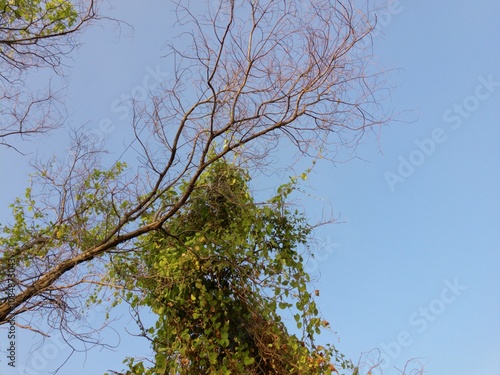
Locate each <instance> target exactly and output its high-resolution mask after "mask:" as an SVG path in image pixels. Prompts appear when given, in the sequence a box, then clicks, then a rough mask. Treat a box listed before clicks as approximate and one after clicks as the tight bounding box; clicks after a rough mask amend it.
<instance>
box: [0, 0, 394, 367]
mask: <svg viewBox="0 0 500 375" xmlns="http://www.w3.org/2000/svg"><path fill="white" fill-rule="evenodd" d="M0 4H1V5H2V6H3V8H2V9H0V12H2V11H3V18H2V20H1V21H0V22H4V24H5V26H4V28H3V29H1V30H0V58H1V57H2V53H3V54H5V57H4V58H3V63H5V64H7V65H8V66H9V68H14V70H11V71H12V72H15V73H16V74H21V75H22V74H24V73H23V72H24V71H25V70H24V69H28V68H30V67H38V66H49V67H52V68H57V67H58V66H59V62H60V60H59V58H60V57H61V56H63V55H64V53H65V51H66V50H65V49H64V48H63V47H64V46H66V47H67V46H69V47H71V46H73V44H72V43H71V42H72V40H71V38H69V36H71V33H72V32H74V31H77V30H79V28H80V27H81V26H82V25H85V24H86V22H87V21H89V20H91V19H92V18H93V17H94V16H95V13H94V11H95V4H94V2H92V1H90V3H83V2H82V3H79V2H73V1H71V2H70V1H64V0H46V1H41V0H40V1H38V0H33V1H21V0H18V1H9V2H6V1H4V2H2V3H0ZM85 4H86V6H83V7H82V5H85ZM175 5H176V8H175V11H176V15H177V19H178V24H177V27H178V30H179V32H180V33H181V34H182V36H183V40H182V43H180V44H179V45H175V44H172V45H171V46H170V51H171V54H170V55H169V56H170V58H171V59H170V60H169V61H171V62H172V74H171V76H170V78H169V79H168V80H166V82H164V83H163V84H162V85H161V87H159V88H158V89H157V90H154V91H152V92H151V93H150V101H148V102H147V103H146V104H144V105H142V104H138V103H134V108H133V113H134V116H133V119H132V121H131V124H130V130H131V132H132V133H133V134H134V135H135V146H136V147H135V148H136V150H137V152H138V154H139V155H138V160H139V166H134V168H131V167H128V165H127V164H126V163H125V162H124V161H122V160H119V161H118V162H116V163H113V165H111V166H109V165H106V164H105V163H104V162H103V161H102V158H101V156H102V150H101V149H99V147H97V146H96V145H94V144H93V143H92V139H90V138H89V137H88V136H86V135H85V133H79V132H76V133H75V134H73V138H72V144H71V145H70V146H69V147H68V158H67V160H64V161H62V162H60V161H58V160H56V159H50V160H49V161H47V160H45V161H44V160H37V161H36V163H35V173H34V174H33V175H32V177H31V185H30V187H29V188H28V189H27V190H26V193H25V195H24V197H20V198H18V199H17V200H16V201H15V202H14V203H13V204H12V206H11V208H12V220H11V221H10V222H7V223H4V224H3V225H2V226H1V236H0V253H1V256H2V263H1V264H0V276H1V279H0V291H2V292H4V293H6V292H7V291H8V297H5V298H2V299H1V300H0V324H7V323H9V322H15V324H16V325H17V326H18V327H22V328H24V329H31V330H33V331H37V332H39V333H41V334H47V330H48V331H50V330H51V329H57V330H61V331H64V332H67V333H69V334H72V335H75V336H78V334H77V333H75V332H73V331H71V328H70V327H69V322H71V321H72V320H78V319H80V318H81V311H82V310H85V308H86V307H87V306H86V302H88V303H93V302H97V301H99V292H100V289H99V287H100V286H102V285H109V284H110V283H111V285H112V286H113V287H115V288H117V291H118V295H117V296H116V298H117V300H116V303H118V302H119V301H122V300H123V301H125V302H127V303H129V304H130V305H131V306H132V308H133V309H139V308H148V309H151V310H152V311H153V312H154V313H155V314H156V316H157V318H158V320H157V324H156V325H155V326H154V327H143V326H141V320H140V315H137V323H138V324H139V327H141V328H144V329H143V331H142V332H143V334H144V336H146V337H148V338H149V339H150V340H151V343H152V346H153V349H154V353H155V357H154V359H152V361H153V362H152V364H149V365H148V364H147V363H144V362H141V361H136V360H135V359H134V358H131V359H130V360H129V362H128V365H129V373H130V372H131V373H135V374H138V373H149V374H166V373H168V374H188V373H200V374H212V373H215V374H228V373H232V374H238V373H242V374H243V373H250V374H269V373H271V374H306V373H307V374H328V373H331V372H333V371H336V367H335V366H340V367H348V366H349V362H348V361H345V360H344V359H343V357H342V356H341V355H340V354H339V353H337V352H336V350H335V348H334V347H333V346H319V345H317V344H316V342H315V340H314V337H315V335H317V334H318V333H319V332H321V330H322V328H326V326H328V323H327V322H325V321H323V320H322V319H321V318H320V315H319V311H318V309H317V307H316V304H315V302H314V298H313V295H314V294H315V293H314V292H312V291H310V290H309V289H308V282H309V276H308V275H307V273H306V272H304V268H303V264H302V261H303V259H302V257H301V251H303V249H305V248H306V247H307V238H308V235H309V234H310V231H311V229H312V228H311V226H310V225H308V224H307V221H306V220H305V218H304V217H303V216H301V214H300V213H298V212H295V211H294V210H292V209H290V207H289V205H288V204H287V202H286V197H287V196H288V195H289V194H290V193H291V191H293V188H294V185H293V181H292V183H291V184H284V185H283V186H281V187H280V188H279V189H278V190H277V193H276V196H275V197H273V198H271V199H270V200H269V201H267V202H265V203H261V204H258V203H256V202H255V201H254V197H253V196H252V191H251V190H250V189H249V187H248V183H249V177H248V173H249V171H250V170H260V171H263V172H266V171H267V172H269V171H271V170H272V169H273V165H272V163H271V155H272V152H273V150H274V149H276V148H277V147H285V146H286V147H287V148H288V149H289V150H290V151H291V154H290V156H289V157H290V160H294V161H295V160H297V158H299V157H304V158H309V159H312V160H316V159H319V158H325V159H328V160H333V161H335V158H336V156H337V155H338V153H339V152H341V151H342V150H348V149H351V148H355V146H356V144H357V142H358V141H359V139H360V137H361V136H363V135H364V134H365V133H367V132H369V131H370V130H371V129H373V128H374V127H376V126H377V125H379V124H382V123H384V122H385V121H386V117H385V115H384V113H379V111H378V102H377V100H378V98H379V97H378V96H377V88H378V87H377V84H378V81H377V75H372V74H369V73H368V71H369V69H368V68H367V61H368V56H367V51H368V50H367V48H366V46H367V43H369V37H370V33H371V31H372V30H373V27H374V23H373V20H372V19H371V18H370V16H369V15H367V14H365V13H364V12H363V11H361V10H359V9H357V8H356V7H355V4H354V2H351V1H348V0H342V1H338V0H336V1H333V0H309V1H306V2H303V1H295V0H293V1H273V0H258V1H255V0H241V1H226V0H220V1H207V2H205V3H204V7H200V6H198V3H197V2H192V3H191V2H183V1H182V2H181V1H177V2H175ZM186 30H187V31H186ZM2 33H3V34H2ZM61 38H62V39H61ZM65 38H67V39H65ZM186 41H187V42H186ZM60 43H62V44H60ZM65 43H66V44H65ZM5 66H6V65H2V66H1V67H0V74H3V73H2V72H5V71H7V70H6V69H4V67H5ZM16 69H17V71H16ZM56 70H57V69H56ZM2 78H3V79H4V81H0V84H3V83H5V82H8V81H9V80H10V79H12V77H9V76H8V74H3V76H2ZM14 78H15V79H19V75H18V76H17V77H14ZM3 87H4V86H2V88H3ZM18 88H19V87H18ZM19 92H20V91H19V90H18V91H15V92H10V91H6V90H4V91H2V92H1V93H0V95H3V98H2V100H6V101H7V102H8V101H10V103H11V104H15V105H12V106H11V107H10V110H9V109H7V110H6V112H5V113H2V114H1V115H2V116H5V117H6V118H7V119H10V120H11V121H10V122H9V121H5V122H3V123H2V124H5V127H4V128H1V129H0V139H2V138H3V137H6V136H9V135H11V134H29V132H27V129H28V128H26V127H25V124H42V125H43V124H45V125H47V124H48V125H50V123H51V122H48V123H47V122H46V121H45V120H47V119H50V118H51V117H50V114H51V111H50V102H51V101H50V98H51V96H50V95H49V96H48V97H46V98H41V99H39V100H38V99H34V100H31V101H28V102H26V103H27V105H26V106H25V107H23V106H21V107H20V108H21V109H19V107H18V106H17V104H18V101H17V99H18V96H16V95H17V94H16V93H19ZM12 100H13V101H12ZM34 108H35V109H36V108H40V112H37V111H35V112H33V109H34ZM31 115H35V117H34V118H35V119H36V120H37V121H35V122H30V121H28V120H29V119H30V118H31ZM45 125H44V126H45ZM2 126H3V125H2ZM31 129H32V130H33V131H34V132H37V131H39V130H41V129H47V128H46V127H42V128H37V127H35V128H31ZM229 160H231V162H228V161H229ZM292 163H293V161H290V163H287V165H285V166H284V168H285V169H286V168H288V167H290V166H291V164H292ZM121 291H123V293H122V292H121ZM94 292H95V293H97V294H93V293H94ZM89 294H91V295H93V297H92V298H91V299H90V300H88V301H87V300H86V298H84V296H87V295H89ZM287 312H290V313H291V319H292V320H291V322H292V323H293V322H295V324H296V326H297V330H299V331H300V332H301V334H300V335H299V334H297V335H296V334H294V333H292V331H291V330H290V328H289V324H288V323H289V322H287V321H285V319H284V318H283V315H282V313H287ZM138 314H139V312H138ZM34 322H35V323H34ZM36 322H42V323H43V324H40V325H39V326H41V327H43V328H42V329H39V328H38V327H39V326H38V325H37V324H36ZM96 331H97V332H98V331H99V327H97V328H96ZM85 339H88V337H86V338H85ZM95 343H99V339H98V338H97V339H96V342H95Z"/></svg>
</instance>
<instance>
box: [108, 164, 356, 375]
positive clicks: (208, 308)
mask: <svg viewBox="0 0 500 375" xmlns="http://www.w3.org/2000/svg"><path fill="white" fill-rule="evenodd" d="M248 180H249V178H248V176H247V175H246V174H245V171H243V170H241V169H239V168H237V167H236V166H235V165H232V164H229V163H228V162H226V161H225V160H223V159H219V160H218V161H216V162H215V163H214V164H212V165H211V166H210V167H208V168H207V169H206V170H205V171H204V172H203V173H202V175H201V176H200V178H199V179H198V181H197V184H196V186H195V188H194V190H193V192H192V193H191V195H190V198H189V200H188V201H187V202H186V204H185V205H184V206H183V207H182V208H181V210H180V211H179V212H178V214H177V215H176V216H175V218H172V219H171V220H168V221H167V222H165V224H164V225H163V227H162V229H161V230H160V231H154V232H151V233H149V234H147V235H146V236H144V237H142V238H141V239H140V240H139V241H138V243H137V245H136V249H135V251H131V252H127V253H122V254H119V255H117V256H114V257H113V260H112V262H111V263H110V265H109V269H110V280H109V285H111V284H115V285H118V286H119V287H120V288H119V289H118V293H117V294H118V296H119V299H124V300H126V301H127V302H128V303H129V304H130V305H131V306H132V308H133V309H134V310H135V311H136V320H137V322H138V326H139V327H140V328H141V329H142V335H143V336H145V337H147V338H149V339H150V341H151V342H152V345H153V348H154V350H155V353H156V354H155V358H154V360H153V366H152V367H151V368H149V369H146V367H147V365H146V366H145V364H144V361H138V362H135V361H134V359H133V358H131V359H129V367H130V370H129V372H127V373H133V374H266V375H269V374H306V373H307V374H331V373H333V371H335V366H334V364H333V363H332V362H331V361H332V359H336V360H339V362H340V364H339V365H340V366H342V367H343V368H346V367H348V366H349V362H347V361H345V360H343V358H342V357H340V356H339V355H338V354H337V353H336V352H335V349H334V348H333V347H330V346H328V347H322V346H319V345H318V346H316V345H315V341H314V337H315V335H316V334H317V333H319V332H320V330H321V329H322V328H323V327H325V326H327V325H328V323H327V322H326V321H324V320H321V319H320V317H319V315H318V309H317V308H316V305H315V303H314V300H313V294H312V293H311V292H309V291H308V284H309V275H308V274H307V273H306V272H305V271H304V269H303V265H302V261H303V259H302V256H301V255H300V252H299V248H298V246H299V245H305V244H306V240H307V237H308V235H309V233H310V230H311V227H310V226H309V225H307V224H306V223H305V218H304V217H302V216H300V215H299V214H298V213H297V212H293V211H290V208H289V207H288V206H287V205H286V202H285V200H286V197H287V196H288V194H289V193H291V192H292V190H293V184H294V183H293V181H292V182H290V183H288V184H285V185H282V186H281V187H280V188H279V189H278V194H277V195H276V196H275V197H273V198H272V199H271V200H270V201H269V203H268V204H265V205H258V204H256V203H255V202H254V201H253V200H252V197H251V192H250V190H249V188H248V186H247V182H248ZM182 189H183V187H181V189H180V191H179V192H171V194H170V195H168V196H167V197H168V198H167V197H166V199H168V200H170V201H171V200H172V199H175V198H174V197H175V196H176V195H178V194H182V193H183V191H182ZM166 203H167V204H168V202H166ZM149 220H150V219H149ZM149 220H148V218H146V221H149ZM141 306H147V307H149V308H150V309H151V310H152V311H153V312H155V313H156V314H157V315H158V321H157V323H156V325H155V327H154V328H145V327H144V326H143V325H142V323H141V321H142V320H141V318H140V316H141V314H140V312H139V311H140V309H139V308H140V307H141ZM292 309H293V310H294V311H295V314H294V319H295V321H296V323H297V328H298V329H300V330H302V331H303V337H302V338H298V337H297V336H296V335H292V334H290V333H288V330H287V329H286V327H285V325H284V323H283V321H282V316H281V315H280V311H281V310H292ZM337 356H339V358H336V357H337Z"/></svg>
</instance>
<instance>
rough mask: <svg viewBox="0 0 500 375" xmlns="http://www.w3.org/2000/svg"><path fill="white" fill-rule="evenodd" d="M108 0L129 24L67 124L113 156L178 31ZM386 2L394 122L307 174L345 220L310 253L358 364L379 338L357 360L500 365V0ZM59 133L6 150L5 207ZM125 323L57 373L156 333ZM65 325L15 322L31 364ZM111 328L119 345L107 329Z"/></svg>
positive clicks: (104, 43) (90, 369) (103, 40)
mask: <svg viewBox="0 0 500 375" xmlns="http://www.w3.org/2000/svg"><path fill="white" fill-rule="evenodd" d="M114 7H115V9H114V10H113V11H112V12H113V13H111V14H112V15H114V16H115V17H116V18H118V19H122V20H124V21H127V22H129V23H130V24H132V25H133V26H134V27H135V33H134V34H133V35H130V33H129V32H128V30H127V29H126V28H123V29H122V30H121V33H120V32H119V30H118V29H116V28H115V27H113V26H112V25H108V26H105V27H103V28H95V29H93V30H91V31H90V32H89V33H87V34H86V35H85V36H84V42H85V44H84V45H83V46H82V47H81V48H80V49H79V51H78V53H75V54H74V55H73V62H72V63H71V64H70V65H71V67H70V69H69V86H68V108H70V110H71V111H70V116H69V120H68V124H70V125H72V126H78V125H80V124H84V123H86V124H87V125H86V126H87V128H88V129H89V131H93V132H94V133H95V134H98V135H99V136H102V137H103V139H106V142H107V147H108V148H109V149H110V151H111V155H110V158H113V157H119V156H120V155H121V153H122V151H123V149H124V147H125V146H126V145H127V144H128V141H129V140H130V139H131V137H132V136H131V133H130V128H129V120H130V117H129V116H127V115H126V114H125V111H124V110H123V108H122V109H121V110H120V109H119V106H118V104H117V103H118V102H119V101H120V98H122V97H123V95H128V94H129V93H131V92H135V93H140V92H142V91H141V90H142V87H146V86H148V85H154V84H155V82H157V81H161V79H162V77H163V74H168V71H169V67H168V66H167V65H166V60H165V59H162V58H161V55H163V54H164V53H165V51H164V50H162V49H161V47H162V45H163V43H164V42H165V41H166V40H168V39H169V38H172V37H173V36H174V34H173V27H172V25H173V21H174V19H173V14H172V13H171V12H170V10H171V6H170V5H169V3H168V2H162V1H152V2H151V3H149V5H148V7H146V8H145V7H144V4H142V3H137V2H132V1H128V0H127V1H122V2H120V3H116V4H114ZM390 9H391V10H392V11H391V12H392V13H391V12H389V11H382V12H381V13H380V15H379V20H380V24H379V29H380V32H379V33H378V35H377V36H375V37H374V52H375V55H376V57H377V59H376V60H374V63H375V64H376V66H377V67H379V68H383V69H387V70H389V69H394V70H392V71H391V72H389V73H388V74H387V76H386V79H387V83H388V85H390V86H392V87H394V90H393V93H392V97H391V101H390V102H387V103H386V105H387V106H388V108H394V110H395V112H400V113H401V114H400V115H398V116H397V118H399V121H392V122H391V123H390V124H389V125H388V126H385V127H383V128H382V129H381V133H380V139H379V141H377V140H376V139H373V138H369V137H368V138H366V139H365V140H364V142H363V143H362V144H360V146H359V149H358V154H359V156H360V158H359V159H354V160H351V161H349V162H346V163H338V164H335V165H332V164H331V163H327V162H320V163H318V165H317V166H316V167H315V169H314V170H313V172H312V173H311V175H310V177H309V179H308V181H307V183H306V184H305V185H304V187H305V188H306V189H310V191H311V192H312V194H313V195H314V197H316V198H308V197H306V196H304V197H302V199H303V202H302V204H303V206H304V207H305V209H306V213H307V214H308V215H309V216H310V217H311V218H312V219H314V218H318V217H320V216H321V212H322V210H323V208H324V207H327V208H328V209H331V210H332V212H333V215H334V216H335V217H337V218H338V221H339V223H338V224H334V225H331V226H325V227H321V228H319V229H318V230H317V232H316V234H315V237H316V240H317V242H318V244H319V245H320V249H318V250H317V251H318V255H317V259H316V260H311V262H310V263H309V265H308V267H309V269H310V270H311V271H312V272H313V274H315V275H316V276H317V277H318V278H319V279H318V281H316V282H315V285H316V287H317V288H318V289H320V290H321V295H320V298H319V305H320V308H321V311H322V313H323V315H324V316H325V318H326V319H327V320H328V321H330V323H331V326H332V328H333V330H334V331H335V332H336V335H332V336H330V337H329V339H330V341H334V342H335V343H336V345H337V347H338V348H339V349H340V351H341V352H343V353H345V354H347V355H348V356H349V357H351V358H352V359H353V360H354V361H356V360H357V359H358V358H359V357H360V354H361V353H362V352H369V351H371V350H374V349H377V348H378V349H379V352H372V353H371V354H370V355H368V356H362V361H363V362H364V363H365V364H367V365H369V364H370V363H372V361H373V360H374V358H376V357H377V353H378V354H380V356H381V358H384V359H385V360H386V362H385V365H384V367H385V369H384V373H385V374H399V372H398V371H397V370H396V368H400V369H401V368H402V367H403V366H404V363H405V362H406V361H407V360H409V359H412V358H418V359H419V361H420V362H421V363H422V364H424V365H425V370H426V373H428V374H454V375H469V374H488V375H500V354H499V353H500V297H499V293H498V290H499V288H500V272H499V269H500V234H499V233H500V231H499V228H500V214H499V213H500V198H499V192H500V168H499V161H500V148H499V147H498V144H499V142H500V23H499V22H498V19H500V3H499V2H497V1H494V0H482V1H475V2H474V1H471V0H467V1H466V0H461V1H451V0H448V1H440V2H433V3H430V2H423V1H411V0H406V1H405V0H400V1H395V2H393V5H392V6H391V8H390ZM64 142H65V134H64V132H59V133H56V134H55V135H53V136H52V137H51V138H48V137H42V138H40V139H37V140H36V142H35V141H34V142H30V143H28V144H26V145H23V148H24V149H25V150H27V151H30V152H33V153H32V155H31V156H26V157H21V156H19V155H17V154H14V153H13V151H11V150H7V149H0V156H1V157H0V159H1V162H0V163H1V164H0V166H1V169H2V175H3V176H7V175H8V176H9V182H7V181H6V180H5V179H4V180H3V182H2V185H1V187H2V195H1V197H0V207H2V208H1V211H0V218H1V219H2V220H5V218H7V217H8V210H7V209H6V206H7V204H8V203H9V202H10V201H12V199H13V197H14V196H16V195H18V194H19V193H20V192H21V191H22V190H23V189H24V186H26V180H27V177H26V176H27V173H29V168H28V167H27V165H28V162H29V160H30V157H35V156H36V155H38V156H45V157H48V156H50V155H51V153H56V154H58V155H64V153H65V143H64ZM124 145H125V146H124ZM35 150H37V154H35ZM256 183H257V184H258V183H262V184H263V185H265V184H269V181H262V182H259V181H257V182H256ZM97 315H98V317H97V318H96V320H99V314H97ZM127 322H128V320H127V319H126V315H125V321H124V323H121V324H118V325H116V329H117V331H118V333H119V334H120V335H121V340H122V341H121V343H120V346H119V347H118V348H117V349H115V351H108V350H102V351H99V350H98V349H94V350H92V351H90V352H88V353H87V356H86V357H85V356H84V355H83V354H75V355H74V356H73V357H72V358H71V359H70V361H69V362H68V364H67V365H66V367H63V368H62V370H61V372H60V373H61V374H69V373H72V374H80V373H81V374H84V373H96V374H98V373H103V372H104V371H105V370H107V369H120V368H121V366H120V362H121V359H123V357H124V355H127V354H133V353H137V354H139V355H140V354H141V353H142V354H145V353H147V343H145V342H142V341H137V340H129V337H128V336H127V335H126V333H124V332H123V331H122V328H121V326H123V325H126V324H127ZM1 334H2V335H4V334H3V333H1ZM57 337H58V336H57V334H56V335H55V336H54V337H53V338H49V339H47V341H46V344H45V350H44V349H43V348H44V346H42V347H41V348H40V349H38V351H37V354H35V355H32V356H31V357H28V356H27V353H26V352H27V351H28V350H29V349H30V348H31V345H32V342H33V341H32V340H33V337H32V335H31V334H29V333H23V334H21V336H20V338H19V344H18V346H19V348H20V353H19V358H18V361H19V363H25V364H26V368H27V369H26V370H24V373H26V374H31V373H33V374H36V373H38V374H47V373H49V370H54V369H55V368H56V367H57V366H58V365H59V364H62V362H63V361H64V360H65V359H66V355H67V354H68V353H69V350H68V349H67V348H65V347H64V346H63V345H62V344H61V343H60V340H59V339H58V338H57ZM104 337H105V338H109V340H110V342H112V343H113V342H117V336H116V334H115V333H113V332H112V331H108V332H107V333H106V335H105V336H104ZM325 339H326V338H325ZM2 341H3V338H2ZM70 367H71V370H70ZM395 367H396V368H395ZM0 368H1V372H2V374H4V373H5V374H22V373H23V372H22V371H21V368H18V370H19V371H14V372H12V371H8V369H7V368H6V366H5V362H4V358H2V362H1V363H0ZM80 368H82V370H81V371H80V370H78V369H80ZM375 374H376V372H374V375H375Z"/></svg>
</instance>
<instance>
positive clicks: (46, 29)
mask: <svg viewBox="0 0 500 375" xmlns="http://www.w3.org/2000/svg"><path fill="white" fill-rule="evenodd" d="M0 19H1V21H0V22H1V25H2V29H3V30H10V31H9V33H8V35H7V36H6V37H5V36H4V37H3V38H2V39H8V38H11V39H19V38H22V37H31V36H37V37H40V36H48V35H54V34H59V33H62V32H64V31H66V30H67V29H69V28H70V27H71V26H73V25H74V24H75V22H76V21H77V19H78V13H77V11H76V10H75V8H74V6H73V3H72V2H71V1H69V0H0Z"/></svg>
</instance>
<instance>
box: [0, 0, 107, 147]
mask: <svg viewBox="0 0 500 375" xmlns="http://www.w3.org/2000/svg"><path fill="white" fill-rule="evenodd" d="M97 18H98V16H97V5H96V2H95V1H94V0H81V1H69V0H12V1H11V0H9V1H7V0H1V1H0V102H1V107H0V119H1V125H0V144H2V145H4V146H10V147H12V145H11V144H9V143H8V139H10V138H12V137H13V136H22V137H24V136H30V135H34V134H39V133H44V132H47V131H49V130H51V129H53V128H55V127H57V126H58V125H59V122H60V121H61V120H60V118H58V115H59V114H58V113H57V111H56V109H57V108H56V107H55V106H54V104H55V103H54V99H55V94H54V93H53V92H52V91H51V90H50V87H49V88H48V89H47V91H46V92H45V93H40V94H36V93H31V92H30V91H29V90H28V89H27V87H26V85H25V83H24V81H25V80H26V78H27V75H28V72H29V71H30V70H33V69H40V68H47V67H48V68H51V69H53V70H54V71H56V72H57V73H59V74H61V73H62V71H61V69H60V66H61V64H62V61H63V58H64V57H65V56H66V55H67V54H68V53H69V52H71V50H72V49H73V48H74V47H75V46H76V45H77V42H76V38H75V36H76V34H77V33H79V32H80V31H82V30H83V29H84V28H85V27H86V26H87V25H88V24H90V22H91V21H92V20H95V19H97Z"/></svg>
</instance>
